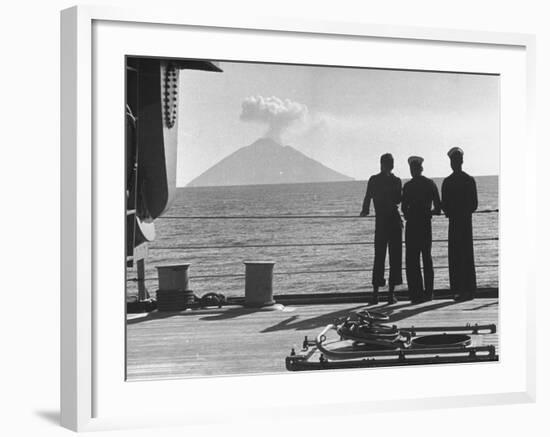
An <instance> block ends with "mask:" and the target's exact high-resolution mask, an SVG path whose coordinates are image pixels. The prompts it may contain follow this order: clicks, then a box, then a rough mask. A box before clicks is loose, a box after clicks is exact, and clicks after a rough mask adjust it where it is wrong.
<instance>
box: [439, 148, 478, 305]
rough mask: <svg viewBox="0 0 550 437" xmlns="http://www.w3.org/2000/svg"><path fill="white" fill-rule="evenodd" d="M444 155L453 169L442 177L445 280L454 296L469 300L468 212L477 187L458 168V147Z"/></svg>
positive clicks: (471, 290) (471, 286)
mask: <svg viewBox="0 0 550 437" xmlns="http://www.w3.org/2000/svg"><path fill="white" fill-rule="evenodd" d="M447 155H448V156H449V159H450V161H451V168H452V169H453V173H452V174H451V175H450V176H448V177H446V178H445V180H444V181H443V186H442V188H441V197H442V207H443V211H444V212H445V215H446V216H447V217H448V218H449V280H450V284H451V291H452V292H453V293H455V300H459V301H462V300H470V299H473V298H474V295H475V290H476V270H475V264H474V244H473V235H472V213H473V212H474V211H475V210H476V209H477V188H476V182H475V180H474V178H473V177H471V176H470V175H468V174H466V173H465V172H463V171H462V163H463V156H464V152H463V151H462V149H461V148H460V147H453V148H452V149H451V150H449V152H448V153H447Z"/></svg>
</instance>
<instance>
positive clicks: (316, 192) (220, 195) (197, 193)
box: [127, 176, 498, 296]
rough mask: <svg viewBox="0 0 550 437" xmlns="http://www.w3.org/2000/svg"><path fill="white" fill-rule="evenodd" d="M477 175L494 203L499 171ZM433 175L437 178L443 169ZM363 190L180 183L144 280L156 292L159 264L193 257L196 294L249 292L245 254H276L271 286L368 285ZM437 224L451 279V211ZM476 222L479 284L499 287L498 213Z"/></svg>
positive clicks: (336, 288)
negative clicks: (187, 186)
mask: <svg viewBox="0 0 550 437" xmlns="http://www.w3.org/2000/svg"><path fill="white" fill-rule="evenodd" d="M475 179H476V182H477V189H478V200H479V207H478V210H480V211H482V210H495V209H498V177H497V176H480V177H476V178H475ZM434 181H435V182H436V184H437V185H438V187H439V188H441V183H442V179H434ZM403 182H405V181H403ZM365 190H366V182H365V181H352V182H328V183H309V184H283V185H254V186H232V187H195V188H179V189H178V192H177V196H176V199H175V201H174V203H173V204H172V206H171V208H170V210H169V211H167V212H166V214H165V216H166V217H178V218H159V219H157V220H156V222H155V226H156V231H157V238H156V241H154V242H152V243H150V244H149V249H148V256H147V259H146V277H147V280H146V286H147V288H148V290H149V291H150V292H151V294H152V295H153V296H154V294H155V290H156V289H157V288H158V282H157V279H156V276H157V273H156V268H155V267H156V266H159V265H164V264H177V263H190V264H191V267H190V270H189V275H190V288H192V289H193V290H194V291H195V292H196V293H197V294H198V295H202V294H204V293H207V292H218V293H223V294H225V295H226V296H243V295H244V264H243V262H244V261H273V262H274V263H275V267H274V273H275V274H274V280H273V289H274V293H275V294H295V293H298V294H299V293H327V292H365V291H369V290H372V286H371V270H372V265H373V259H374V246H373V245H372V242H373V240H374V219H373V218H361V217H359V213H360V211H361V207H362V202H363V198H364V195H365ZM371 214H374V210H373V208H372V206H371ZM291 216H301V217H300V218H289V217H291ZM303 216H307V217H303ZM319 216H321V217H319ZM209 217H212V218H209ZM213 217H223V218H213ZM231 217H243V218H238V219H235V218H231ZM244 217H246V218H244ZM258 217H262V218H258ZM432 228H433V239H434V240H435V241H434V243H433V245H432V257H433V263H434V266H435V288H436V289H448V288H449V275H448V268H447V266H448V259H447V229H448V220H447V219H446V218H445V216H444V215H442V216H438V217H434V218H433V220H432ZM473 232H474V239H491V240H486V241H475V242H474V253H475V260H476V272H477V279H478V287H498V240H496V238H498V213H497V212H493V213H481V214H475V215H474V216H473ZM403 235H404V233H403ZM242 246H252V247H242ZM404 255H405V253H404V250H403V268H405V256H404ZM387 262H388V261H387V259H386V266H387ZM135 276H136V274H135V269H134V268H129V269H128V278H129V281H128V282H127V284H128V294H135V291H136V285H135V282H134V281H132V278H135ZM403 280H404V284H403V286H402V287H398V289H399V288H406V277H405V272H404V271H403Z"/></svg>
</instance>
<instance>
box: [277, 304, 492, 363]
mask: <svg viewBox="0 0 550 437" xmlns="http://www.w3.org/2000/svg"><path fill="white" fill-rule="evenodd" d="M387 321H389V317H388V316H387V315H385V314H383V313H378V312H374V311H366V310H364V311H360V312H354V313H351V314H350V315H349V316H348V317H345V318H342V319H338V320H335V321H334V322H333V323H331V324H329V325H327V326H326V327H325V328H324V329H323V330H322V331H321V333H320V334H319V335H318V336H317V337H316V338H315V339H314V340H309V339H308V338H307V337H305V339H304V342H303V346H302V350H301V351H299V352H296V350H295V349H292V350H291V352H290V355H289V356H287V357H286V368H287V370H291V371H299V370H325V369H346V368H367V367H387V366H404V365H414V364H443V363H471V362H486V361H498V355H497V353H496V349H495V346H494V345H484V344H483V339H482V336H483V334H485V333H487V334H493V333H495V332H496V325H494V324H488V325H478V324H474V325H471V324H466V325H463V326H423V327H415V326H411V327H408V328H399V327H397V326H396V325H387V324H383V323H381V322H387ZM329 332H335V333H336V334H337V337H336V338H335V339H333V340H328V339H327V335H328V334H329ZM419 333H422V335H418V334H419ZM424 333H426V334H428V335H424Z"/></svg>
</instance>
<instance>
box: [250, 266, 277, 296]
mask: <svg viewBox="0 0 550 437" xmlns="http://www.w3.org/2000/svg"><path fill="white" fill-rule="evenodd" d="M244 265H245V285H244V306H245V307H264V306H269V305H274V304H275V301H274V300H273V266H274V265H275V263H274V262H272V261H245V263H244Z"/></svg>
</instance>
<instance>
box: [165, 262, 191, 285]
mask: <svg viewBox="0 0 550 437" xmlns="http://www.w3.org/2000/svg"><path fill="white" fill-rule="evenodd" d="M190 265H191V264H174V265H170V266H158V267H157V271H158V277H159V289H160V290H187V289H188V288H189V266H190Z"/></svg>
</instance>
